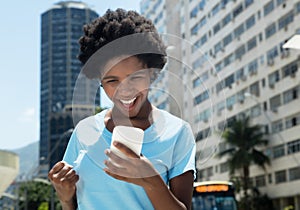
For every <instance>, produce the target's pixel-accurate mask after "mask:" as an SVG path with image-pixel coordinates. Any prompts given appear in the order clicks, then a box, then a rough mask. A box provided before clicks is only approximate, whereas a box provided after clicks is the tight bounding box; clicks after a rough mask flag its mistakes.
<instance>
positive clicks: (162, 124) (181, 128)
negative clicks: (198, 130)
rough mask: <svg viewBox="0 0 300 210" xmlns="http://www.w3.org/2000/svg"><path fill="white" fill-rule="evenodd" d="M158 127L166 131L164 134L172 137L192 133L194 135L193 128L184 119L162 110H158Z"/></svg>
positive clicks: (156, 122)
mask: <svg viewBox="0 0 300 210" xmlns="http://www.w3.org/2000/svg"><path fill="white" fill-rule="evenodd" d="M156 115H157V116H158V117H157V120H156V121H155V124H156V127H157V128H160V129H164V131H165V132H164V133H169V134H172V135H180V134H181V133H185V134H186V133H190V134H191V135H192V130H191V126H190V124H189V123H188V122H186V121H184V120H183V119H181V118H179V117H177V116H175V115H173V114H171V113H169V112H167V111H164V110H161V109H157V113H156Z"/></svg>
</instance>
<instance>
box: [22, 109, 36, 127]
mask: <svg viewBox="0 0 300 210" xmlns="http://www.w3.org/2000/svg"><path fill="white" fill-rule="evenodd" d="M34 117H35V110H34V108H33V107H31V108H27V109H26V110H24V111H23V112H22V113H21V115H20V117H19V118H18V121H19V122H27V123H28V122H33V121H34V120H35V119H34Z"/></svg>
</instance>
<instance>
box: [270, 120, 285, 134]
mask: <svg viewBox="0 0 300 210" xmlns="http://www.w3.org/2000/svg"><path fill="white" fill-rule="evenodd" d="M282 130H283V122H282V120H278V121H275V122H273V123H272V132H273V133H278V132H280V131H282Z"/></svg>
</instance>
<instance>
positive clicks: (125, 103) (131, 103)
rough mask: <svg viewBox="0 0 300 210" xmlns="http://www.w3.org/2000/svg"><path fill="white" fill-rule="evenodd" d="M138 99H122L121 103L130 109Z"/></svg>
mask: <svg viewBox="0 0 300 210" xmlns="http://www.w3.org/2000/svg"><path fill="white" fill-rule="evenodd" d="M136 98H137V97H134V98H132V99H129V100H124V99H120V102H121V103H122V105H123V106H124V107H125V108H126V109H130V108H131V107H133V105H134V103H135V100H136Z"/></svg>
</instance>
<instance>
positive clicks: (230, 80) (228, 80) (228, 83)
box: [225, 74, 234, 87]
mask: <svg viewBox="0 0 300 210" xmlns="http://www.w3.org/2000/svg"><path fill="white" fill-rule="evenodd" d="M232 83H234V74H231V75H229V76H228V77H226V78H225V87H230V86H231V85H232Z"/></svg>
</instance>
